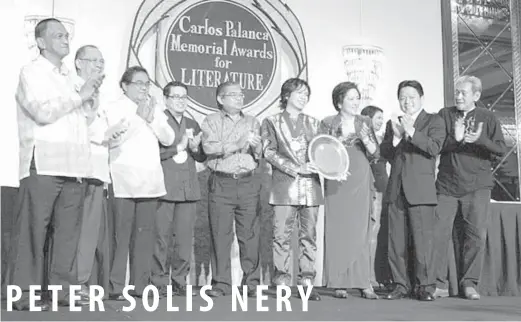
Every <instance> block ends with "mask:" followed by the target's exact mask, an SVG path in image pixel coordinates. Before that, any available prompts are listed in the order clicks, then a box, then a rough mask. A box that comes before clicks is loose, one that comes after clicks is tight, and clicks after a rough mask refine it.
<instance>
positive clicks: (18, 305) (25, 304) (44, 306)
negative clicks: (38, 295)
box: [13, 300, 51, 312]
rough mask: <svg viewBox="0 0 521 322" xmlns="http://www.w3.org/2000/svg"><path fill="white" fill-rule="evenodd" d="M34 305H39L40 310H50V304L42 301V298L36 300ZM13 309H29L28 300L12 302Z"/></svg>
mask: <svg viewBox="0 0 521 322" xmlns="http://www.w3.org/2000/svg"><path fill="white" fill-rule="evenodd" d="M34 306H35V307H40V308H41V310H42V312H47V311H50V310H51V305H50V304H49V302H47V301H42V300H39V301H36V303H34ZM13 309H14V310H16V311H29V310H30V308H29V301H22V302H20V303H19V302H15V303H13Z"/></svg>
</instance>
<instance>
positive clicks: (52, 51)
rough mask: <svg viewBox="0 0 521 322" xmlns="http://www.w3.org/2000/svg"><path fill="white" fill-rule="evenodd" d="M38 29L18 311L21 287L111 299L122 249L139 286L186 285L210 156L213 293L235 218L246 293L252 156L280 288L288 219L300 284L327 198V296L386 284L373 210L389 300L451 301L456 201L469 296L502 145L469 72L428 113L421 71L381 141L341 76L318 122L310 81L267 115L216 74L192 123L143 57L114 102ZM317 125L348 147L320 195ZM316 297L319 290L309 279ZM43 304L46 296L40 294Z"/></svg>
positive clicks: (11, 273) (24, 104)
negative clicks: (377, 260)
mask: <svg viewBox="0 0 521 322" xmlns="http://www.w3.org/2000/svg"><path fill="white" fill-rule="evenodd" d="M35 37H36V41H37V44H38V47H39V48H40V52H41V55H40V56H39V57H38V58H37V59H35V60H34V61H33V62H31V63H29V64H28V65H26V66H24V67H23V68H22V70H21V73H20V82H19V87H18V90H17V93H16V100H17V104H18V127H19V139H20V189H19V194H18V198H17V203H16V206H15V208H16V213H15V216H14V219H13V225H12V240H11V245H10V247H11V249H10V254H9V269H8V272H7V273H8V277H7V279H8V284H14V285H18V286H19V287H21V289H22V290H23V293H24V295H23V297H22V300H20V301H18V302H17V303H15V308H16V309H19V310H24V309H28V308H29V301H28V293H29V286H30V285H47V284H49V285H61V286H62V287H63V289H64V291H62V292H60V293H59V297H58V299H59V304H60V305H64V306H67V305H68V304H69V302H68V301H69V297H68V293H67V289H68V286H69V285H74V284H81V285H84V286H88V285H101V286H103V287H104V289H105V290H106V292H105V293H106V294H108V296H107V297H108V299H110V300H124V297H123V295H122V291H123V288H124V287H125V285H126V280H125V277H126V273H127V272H126V270H127V256H128V257H129V275H130V281H129V284H130V285H134V290H133V293H132V295H134V296H137V297H140V296H143V290H144V288H145V287H146V286H147V285H149V284H154V285H155V286H157V287H158V288H159V289H160V290H161V291H162V292H164V291H165V290H166V286H167V285H169V284H170V283H171V285H172V287H173V289H174V292H175V293H176V294H178V295H186V292H187V288H186V279H187V276H188V274H189V270H190V262H191V256H192V241H193V228H194V221H195V218H196V203H197V201H198V200H200V199H201V193H200V186H199V181H198V176H197V171H196V161H197V162H205V163H206V165H207V167H208V168H209V169H210V177H209V179H208V218H209V223H210V232H211V240H212V252H211V269H212V289H211V291H209V292H207V294H208V295H210V296H213V297H218V296H223V295H227V294H230V292H231V287H232V281H231V261H230V256H231V255H230V250H231V247H232V241H233V225H234V222H235V230H236V231H235V232H236V236H237V239H238V244H239V248H240V262H241V267H242V270H243V272H244V276H243V279H242V285H246V286H248V289H249V292H248V293H249V295H251V296H254V295H255V294H256V288H255V287H256V286H257V285H259V284H260V282H261V281H260V276H261V273H260V255H259V237H260V227H259V223H260V221H259V211H258V209H259V195H260V191H261V180H260V177H259V176H258V175H257V174H258V170H257V167H258V166H259V161H260V160H261V159H263V158H264V159H265V161H267V162H268V163H269V164H270V165H271V167H272V184H271V191H270V197H269V203H270V204H271V205H272V206H273V210H274V218H273V244H272V247H273V265H274V270H275V273H274V277H273V280H272V282H273V284H275V285H289V284H290V283H291V280H292V277H291V272H290V252H291V236H292V232H293V229H294V227H298V230H299V232H298V235H299V244H298V245H299V246H298V247H299V249H298V253H297V256H298V262H299V276H298V278H297V279H298V283H299V284H301V285H313V284H314V279H315V275H316V272H315V264H316V252H317V237H316V236H317V234H316V225H317V217H318V209H319V206H320V205H324V206H325V233H324V241H325V252H324V254H325V256H324V272H323V274H324V285H325V286H326V287H328V288H332V289H334V296H335V297H338V298H346V297H348V292H347V289H359V290H360V293H361V296H363V297H364V298H368V299H378V298H379V297H380V296H379V295H377V294H376V292H375V290H374V289H373V286H372V283H371V281H372V280H373V279H374V276H372V274H374V273H372V271H373V267H372V266H374V265H375V264H374V257H375V255H374V253H375V251H374V248H375V247H374V243H372V242H371V241H372V240H374V238H373V237H374V236H375V234H377V233H378V230H379V226H380V215H381V214H383V213H385V214H386V216H388V222H389V224H388V226H389V227H388V243H389V244H388V250H389V254H388V257H389V266H390V271H391V276H390V281H391V282H392V283H391V284H390V287H391V289H390V292H388V294H386V295H385V298H387V299H398V298H402V297H406V296H413V297H416V298H418V299H419V300H425V301H429V300H433V299H434V298H436V297H445V296H448V291H447V286H446V285H445V284H444V283H446V277H447V254H448V247H449V246H448V242H449V240H450V236H451V234H452V227H453V222H454V218H455V216H456V213H457V212H460V213H461V215H462V216H463V218H464V221H463V223H464V224H463V231H462V232H460V234H462V235H463V240H464V241H463V242H464V247H463V249H464V251H463V252H464V253H463V255H462V258H463V265H462V273H463V274H462V278H461V280H460V281H459V283H460V287H461V290H462V295H464V296H465V297H466V298H469V299H479V293H478V283H479V278H480V273H481V267H482V260H483V252H484V243H485V236H486V225H487V218H488V205H489V202H490V191H491V189H492V187H493V183H492V182H493V181H492V170H491V168H492V163H491V162H492V161H493V160H494V159H495V158H497V157H500V156H501V155H502V154H503V153H505V149H506V147H505V142H504V139H503V135H502V132H501V127H500V124H499V122H498V120H497V118H496V117H495V116H494V114H493V113H492V112H491V111H488V110H486V109H484V108H480V107H477V106H476V102H477V101H478V100H479V98H480V93H481V90H482V88H481V82H480V80H479V79H478V78H476V77H472V76H463V77H461V78H460V79H459V80H458V81H457V82H456V97H455V101H456V105H455V106H452V107H446V108H443V109H442V110H441V111H440V112H439V113H438V114H430V113H427V112H426V111H424V109H423V97H424V91H423V88H422V86H421V84H420V83H419V82H417V81H414V80H406V81H403V82H401V83H400V84H399V85H398V90H397V98H398V101H399V105H400V108H401V110H402V112H403V113H402V114H403V115H402V116H400V117H398V118H396V119H394V118H393V119H391V120H390V121H388V122H387V124H386V128H385V135H384V137H383V139H380V137H378V136H377V134H376V133H377V132H379V129H380V128H381V127H382V126H383V111H382V110H381V109H380V108H378V107H376V106H367V107H364V108H363V110H362V112H361V113H360V114H359V113H358V111H359V107H360V106H359V105H360V98H361V95H360V91H359V89H358V88H357V86H356V84H354V83H351V82H342V83H340V84H338V85H337V86H336V87H335V88H334V89H333V92H332V103H333V107H334V108H335V110H336V111H337V114H336V115H333V116H330V117H326V118H325V119H323V120H321V121H320V120H318V119H316V118H314V117H311V116H309V115H306V114H304V113H303V110H304V108H305V107H306V105H307V103H308V101H309V98H310V95H311V88H310V86H309V85H308V83H307V82H306V81H304V80H302V79H298V78H291V79H288V80H286V81H285V82H284V84H283V85H282V88H281V93H280V107H281V112H280V113H278V114H275V115H272V116H269V117H267V118H265V119H264V120H263V121H262V124H261V123H260V122H259V120H257V119H256V118H255V117H254V116H250V115H247V114H245V113H243V112H242V108H243V101H244V93H243V91H242V89H241V85H240V84H239V83H235V82H225V83H222V84H220V85H219V86H218V87H217V89H216V106H217V108H218V111H217V112H215V113H213V114H210V115H208V116H207V117H206V118H205V119H204V121H203V122H202V124H201V125H199V124H198V123H197V122H196V121H195V120H193V119H191V118H190V117H188V116H187V115H186V114H185V111H186V107H187V99H188V95H189V93H188V87H187V86H186V85H184V84H182V83H180V82H177V81H174V82H170V83H168V84H167V85H166V86H165V87H164V89H163V100H164V102H160V101H158V100H156V99H155V98H154V97H151V96H150V94H149V88H150V85H151V81H150V78H149V75H148V72H147V70H145V69H144V68H142V67H138V66H134V67H130V68H128V69H127V70H126V71H125V72H124V73H123V75H122V77H121V80H120V87H121V89H122V92H123V94H122V95H121V97H120V98H119V99H118V100H116V101H113V102H109V103H107V102H104V101H103V100H100V87H101V86H102V83H103V78H104V71H103V69H104V58H103V55H102V53H101V52H100V51H99V49H98V48H96V47H95V46H92V45H87V46H83V47H81V48H80V49H79V50H78V51H77V53H76V56H75V60H74V63H75V68H76V73H74V72H72V71H70V70H68V69H67V67H66V66H65V65H64V64H63V63H62V60H63V58H64V57H65V56H67V55H68V54H69V42H68V34H67V31H66V30H65V28H64V26H63V25H62V24H61V23H60V21H58V20H56V19H46V20H42V21H41V22H39V23H38V24H37V26H36V28H35ZM319 134H328V135H331V136H334V137H336V138H338V139H339V140H340V141H341V142H342V144H343V145H344V147H345V148H346V149H347V152H348V155H349V159H350V173H349V174H346V176H345V177H344V178H343V179H340V180H328V179H324V192H322V187H321V182H320V176H319V174H318V171H317V168H316V166H315V165H314V164H313V163H312V162H310V160H309V158H308V153H307V150H308V145H309V143H310V141H311V140H312V139H313V138H314V137H316V136H317V135H319ZM438 157H439V168H438V173H437V175H436V160H437V158H438ZM387 163H390V165H391V172H390V175H389V176H387V171H386V164H387ZM109 208H110V209H109ZM411 249H413V251H410V250H411ZM171 250H173V251H172V252H171ZM411 255H412V256H414V260H413V261H411V260H409V258H408V257H409V256H411ZM411 262H414V267H413V268H410V267H408V264H409V263H411ZM411 270H412V271H413V272H414V274H413V276H412V277H410V276H409V273H408V272H409V271H411ZM81 296H82V301H79V302H77V304H80V305H81V304H82V303H83V304H85V305H86V304H88V292H87V290H85V291H84V292H82V294H81ZM309 299H310V300H320V299H321V297H320V294H319V293H318V292H317V291H316V290H315V289H313V290H312V294H311V296H310V298H309ZM39 305H40V306H41V307H42V308H43V309H44V310H45V309H49V303H48V300H47V299H46V298H43V300H42V301H41V302H40V303H39Z"/></svg>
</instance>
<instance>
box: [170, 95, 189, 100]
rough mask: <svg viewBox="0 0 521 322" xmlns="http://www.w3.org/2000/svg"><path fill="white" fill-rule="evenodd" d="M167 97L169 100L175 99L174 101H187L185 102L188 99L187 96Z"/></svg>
mask: <svg viewBox="0 0 521 322" xmlns="http://www.w3.org/2000/svg"><path fill="white" fill-rule="evenodd" d="M165 96H166V97H168V98H171V99H173V100H174V101H185V100H187V99H188V96H186V95H183V96H181V95H172V96H170V95H165Z"/></svg>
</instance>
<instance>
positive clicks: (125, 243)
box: [106, 66, 175, 300]
mask: <svg viewBox="0 0 521 322" xmlns="http://www.w3.org/2000/svg"><path fill="white" fill-rule="evenodd" d="M120 86H121V89H122V90H123V95H122V96H121V97H120V98H119V99H118V100H117V101H115V102H113V103H111V104H110V105H108V106H107V108H106V115H107V121H108V125H109V127H110V128H116V129H125V132H124V133H123V134H122V135H121V136H119V137H118V138H117V139H116V140H111V141H110V150H109V158H110V174H111V177H112V190H111V191H109V193H110V194H111V195H112V194H113V197H114V198H113V199H114V203H113V205H114V211H113V214H112V215H113V224H114V240H113V247H114V248H113V249H114V250H113V259H112V266H111V269H110V282H109V289H110V291H109V292H110V294H109V299H110V300H125V298H124V297H123V295H122V292H123V288H124V287H125V277H126V268H127V256H129V257H130V272H129V273H130V274H129V275H130V280H129V285H133V286H134V290H133V291H130V292H129V293H130V294H132V295H134V296H138V297H139V296H142V294H143V290H144V288H145V287H146V286H147V285H148V284H149V283H150V274H151V265H152V256H153V252H154V241H155V232H154V231H155V218H156V211H157V203H158V198H159V197H162V196H164V195H165V194H166V190H165V184H164V176H163V168H162V167H161V160H160V157H159V144H158V143H160V144H162V145H164V146H169V145H171V144H172V143H173V142H174V139H175V132H174V131H173V130H172V128H171V127H170V126H169V125H168V122H167V118H166V116H165V114H164V113H163V110H164V108H163V107H162V106H161V105H159V104H158V102H156V100H155V99H154V98H153V97H151V96H150V94H149V88H150V79H149V77H148V72H147V71H146V69H144V68H143V67H140V66H133V67H129V68H128V69H127V70H126V71H125V72H124V73H123V76H122V77H121V80H120ZM115 131H117V130H115Z"/></svg>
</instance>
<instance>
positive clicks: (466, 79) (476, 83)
mask: <svg viewBox="0 0 521 322" xmlns="http://www.w3.org/2000/svg"><path fill="white" fill-rule="evenodd" d="M464 83H469V84H470V85H471V86H472V91H473V92H474V93H475V92H480V93H481V91H482V90H483V87H482V85H481V79H479V78H477V77H476V76H471V75H465V76H460V77H459V78H458V79H457V80H456V83H455V84H454V85H455V86H456V85H458V84H464Z"/></svg>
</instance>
